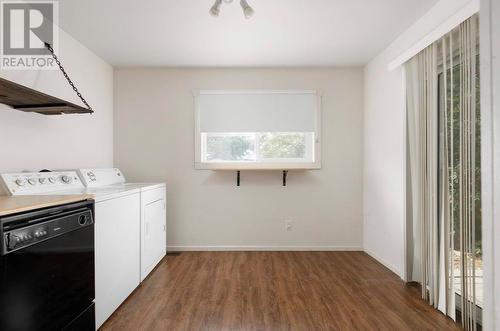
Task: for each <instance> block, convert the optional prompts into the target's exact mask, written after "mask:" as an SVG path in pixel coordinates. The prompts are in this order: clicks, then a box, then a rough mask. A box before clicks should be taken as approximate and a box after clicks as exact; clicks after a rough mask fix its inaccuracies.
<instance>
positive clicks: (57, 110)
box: [0, 78, 93, 115]
mask: <svg viewBox="0 0 500 331" xmlns="http://www.w3.org/2000/svg"><path fill="white" fill-rule="evenodd" d="M0 103H3V104H5V105H8V106H10V107H12V108H14V109H17V110H21V111H25V112H34V113H39V114H43V115H61V114H91V113H93V110H92V109H88V108H85V107H82V106H79V105H77V104H74V103H71V102H68V101H64V100H62V99H59V98H56V97H53V96H50V95H48V94H45V93H42V92H39V91H36V90H34V89H31V88H29V87H26V86H23V85H20V84H17V83H14V82H12V81H9V80H6V79H3V78H0Z"/></svg>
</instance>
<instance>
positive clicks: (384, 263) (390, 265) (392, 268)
mask: <svg viewBox="0 0 500 331" xmlns="http://www.w3.org/2000/svg"><path fill="white" fill-rule="evenodd" d="M364 251H365V253H366V254H368V255H370V256H371V257H373V258H374V259H375V260H377V261H378V262H380V263H381V264H382V265H383V266H384V267H386V268H387V269H389V270H390V271H392V272H393V273H395V274H396V275H397V276H398V277H399V278H401V279H403V276H402V274H401V270H399V268H396V266H394V265H393V264H392V263H389V262H387V261H386V260H384V259H383V258H381V257H380V256H378V255H377V254H375V253H373V252H372V251H370V250H369V249H366V248H365V249H364Z"/></svg>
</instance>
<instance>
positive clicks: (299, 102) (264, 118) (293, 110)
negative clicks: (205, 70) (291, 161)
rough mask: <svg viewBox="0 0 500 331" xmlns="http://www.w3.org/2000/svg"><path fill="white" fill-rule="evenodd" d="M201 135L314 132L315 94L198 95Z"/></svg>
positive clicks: (315, 114) (244, 93) (249, 92)
mask: <svg viewBox="0 0 500 331" xmlns="http://www.w3.org/2000/svg"><path fill="white" fill-rule="evenodd" d="M197 106H198V111H199V126H200V132H315V131H316V125H317V116H318V106H319V105H318V97H317V94H316V93H315V92H314V91H255V92H252V91H248V92H235V91H226V92H225V91H201V92H200V95H199V96H198V105H197Z"/></svg>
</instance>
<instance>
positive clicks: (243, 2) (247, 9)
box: [240, 0, 253, 18]
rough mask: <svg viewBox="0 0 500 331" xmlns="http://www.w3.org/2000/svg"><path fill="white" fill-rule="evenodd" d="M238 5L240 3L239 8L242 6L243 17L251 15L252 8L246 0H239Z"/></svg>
mask: <svg viewBox="0 0 500 331" xmlns="http://www.w3.org/2000/svg"><path fill="white" fill-rule="evenodd" d="M240 5H241V8H243V14H244V15H245V18H250V17H252V15H253V9H252V7H250V5H249V4H248V2H247V0H240Z"/></svg>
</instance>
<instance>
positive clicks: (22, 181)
mask: <svg viewBox="0 0 500 331" xmlns="http://www.w3.org/2000/svg"><path fill="white" fill-rule="evenodd" d="M16 184H17V186H24V185H26V182H25V181H24V180H22V179H21V178H19V179H16Z"/></svg>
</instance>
